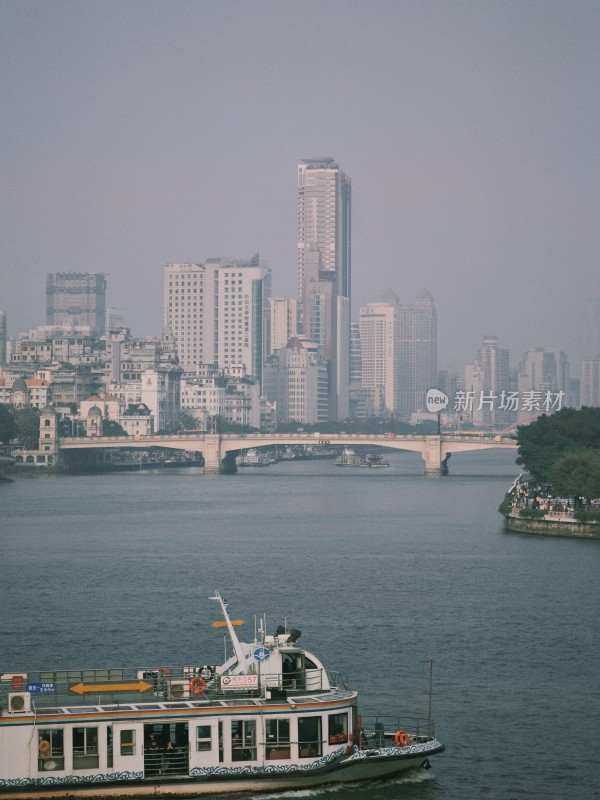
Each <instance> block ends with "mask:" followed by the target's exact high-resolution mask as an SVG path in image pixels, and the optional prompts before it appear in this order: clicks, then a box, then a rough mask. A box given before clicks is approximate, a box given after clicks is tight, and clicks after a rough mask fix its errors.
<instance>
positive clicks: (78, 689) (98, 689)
mask: <svg viewBox="0 0 600 800" xmlns="http://www.w3.org/2000/svg"><path fill="white" fill-rule="evenodd" d="M148 689H152V684H151V683H146V682H145V681H137V682H136V683H76V684H75V686H69V691H70V692H75V694H102V693H103V692H147V691H148Z"/></svg>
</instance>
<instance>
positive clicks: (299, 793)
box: [240, 769, 435, 800]
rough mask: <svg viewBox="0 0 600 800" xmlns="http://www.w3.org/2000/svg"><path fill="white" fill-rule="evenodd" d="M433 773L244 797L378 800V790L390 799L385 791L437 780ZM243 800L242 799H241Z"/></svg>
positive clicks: (417, 771) (416, 772) (418, 772)
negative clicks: (341, 797)
mask: <svg viewBox="0 0 600 800" xmlns="http://www.w3.org/2000/svg"><path fill="white" fill-rule="evenodd" d="M431 773H432V771H428V770H424V769H415V770H411V771H410V772H407V773H405V774H404V775H398V776H397V777H396V778H386V779H385V780H371V781H369V782H368V783H365V782H364V781H356V782H353V783H336V784H331V785H327V786H315V787H314V788H311V789H290V790H289V791H283V792H273V793H272V794H264V793H262V792H261V793H260V794H251V795H247V796H244V798H245V800H295V798H305V797H327V796H328V795H334V794H337V793H339V792H342V793H343V797H344V800H361V798H364V797H366V796H367V794H368V796H369V800H378V798H379V797H380V795H379V793H378V790H381V791H383V792H384V794H382V795H381V798H382V800H383V797H386V798H387V797H388V796H389V795H388V793H387V792H386V791H385V790H389V789H392V788H393V787H395V786H409V785H413V786H414V785H416V784H423V783H427V782H429V781H433V780H435V776H434V775H432V774H431ZM350 793H351V794H350ZM240 800H241V798H240Z"/></svg>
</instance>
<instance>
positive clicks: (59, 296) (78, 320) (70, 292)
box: [46, 272, 106, 336]
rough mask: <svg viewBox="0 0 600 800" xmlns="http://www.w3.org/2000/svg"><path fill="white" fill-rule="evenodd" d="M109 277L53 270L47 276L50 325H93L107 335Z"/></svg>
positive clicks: (47, 316) (98, 332) (91, 326)
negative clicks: (107, 285)
mask: <svg viewBox="0 0 600 800" xmlns="http://www.w3.org/2000/svg"><path fill="white" fill-rule="evenodd" d="M105 314H106V278H105V277H104V275H102V274H90V273H87V272H51V273H49V274H48V275H47V276H46V324H47V325H53V326H61V327H74V326H81V325H89V327H90V329H91V331H92V333H94V334H97V335H100V336H101V335H103V334H104V332H105V330H106V328H105V326H106V318H105Z"/></svg>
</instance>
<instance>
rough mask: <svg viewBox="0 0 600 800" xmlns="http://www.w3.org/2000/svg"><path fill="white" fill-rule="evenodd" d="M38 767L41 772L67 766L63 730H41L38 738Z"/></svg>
mask: <svg viewBox="0 0 600 800" xmlns="http://www.w3.org/2000/svg"><path fill="white" fill-rule="evenodd" d="M38 753H39V758H38V769H39V770H40V772H50V771H52V770H58V769H64V768H65V751H64V747H63V732H62V730H61V729H60V728H59V729H51V728H48V729H45V730H41V731H40V734H39V739H38Z"/></svg>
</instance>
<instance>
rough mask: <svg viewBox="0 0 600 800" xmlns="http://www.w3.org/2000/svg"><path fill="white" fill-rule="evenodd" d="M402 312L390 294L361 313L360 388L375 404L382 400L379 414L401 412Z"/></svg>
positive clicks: (363, 309) (378, 410)
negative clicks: (400, 336)
mask: <svg viewBox="0 0 600 800" xmlns="http://www.w3.org/2000/svg"><path fill="white" fill-rule="evenodd" d="M399 309H400V303H399V300H398V297H397V296H396V295H395V294H394V293H393V292H392V291H391V290H390V291H388V292H386V293H385V295H384V296H383V297H382V299H381V300H380V301H379V302H378V303H369V305H367V306H364V307H363V308H361V309H360V344H361V384H362V388H363V390H369V392H370V393H371V396H372V398H373V400H374V401H375V399H377V398H381V399H382V400H383V407H382V408H380V409H377V412H378V414H385V412H386V411H387V412H388V413H390V414H393V413H395V412H396V411H397V410H398V355H399V349H398V348H399V340H398V333H399Z"/></svg>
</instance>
